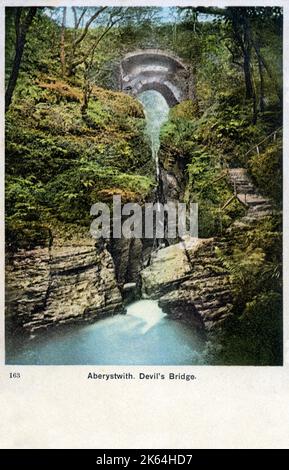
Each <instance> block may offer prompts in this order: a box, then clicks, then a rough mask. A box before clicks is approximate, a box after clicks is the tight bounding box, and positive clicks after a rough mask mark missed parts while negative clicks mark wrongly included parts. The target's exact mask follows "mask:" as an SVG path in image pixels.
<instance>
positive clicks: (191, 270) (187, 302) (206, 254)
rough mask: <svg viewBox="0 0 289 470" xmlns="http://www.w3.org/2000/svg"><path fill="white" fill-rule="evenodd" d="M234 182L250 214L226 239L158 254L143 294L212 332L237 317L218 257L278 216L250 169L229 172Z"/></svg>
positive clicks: (188, 244)
mask: <svg viewBox="0 0 289 470" xmlns="http://www.w3.org/2000/svg"><path fill="white" fill-rule="evenodd" d="M227 178H228V182H229V183H230V184H231V185H232V187H233V190H234V193H235V196H236V198H237V199H238V200H239V202H240V204H243V205H244V206H245V207H246V208H247V211H246V214H245V215H244V216H243V217H241V218H240V219H238V220H237V221H235V222H234V223H233V224H232V225H231V226H230V227H229V229H227V230H226V231H225V232H224V233H223V235H222V237H215V238H210V239H190V237H188V238H187V239H186V240H183V241H182V242H180V243H178V244H176V245H171V246H168V247H166V248H163V249H160V250H158V251H156V252H155V253H154V255H153V257H152V260H151V264H150V266H149V267H147V268H146V269H145V270H143V272H142V285H143V294H144V295H148V296H149V297H153V298H158V299H159V305H160V306H161V307H162V308H163V310H164V311H165V312H166V313H167V314H168V315H169V316H171V318H174V319H179V320H182V321H185V322H187V323H191V324H192V325H195V326H199V327H201V328H204V329H205V330H206V331H209V330H211V329H214V328H216V327H219V326H220V325H221V324H222V323H223V322H224V321H226V320H227V319H228V318H229V317H230V316H232V307H233V299H232V285H231V282H230V275H229V273H228V271H227V270H226V268H225V267H224V265H223V263H222V260H221V259H220V257H219V256H218V255H217V252H216V248H219V249H221V250H222V251H223V252H226V251H227V250H228V249H229V245H230V239H232V235H233V236H236V235H238V233H239V231H240V230H246V229H248V228H249V227H251V226H252V225H254V223H257V222H258V221H259V220H260V219H262V218H263V217H266V216H268V215H270V214H271V213H272V210H273V209H272V205H271V202H270V200H269V199H268V198H265V197H263V196H262V195H261V194H260V193H259V192H258V190H257V188H256V187H255V185H254V184H253V182H252V180H251V179H250V177H249V175H248V172H247V170H246V169H245V168H233V169H229V170H228V173H227Z"/></svg>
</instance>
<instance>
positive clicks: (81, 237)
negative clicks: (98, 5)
mask: <svg viewBox="0 0 289 470" xmlns="http://www.w3.org/2000/svg"><path fill="white" fill-rule="evenodd" d="M20 10H21V9H20ZM55 10H56V11H55V12H54V13H55V14H56V13H59V15H60V13H61V12H62V13H63V15H64V16H63V23H61V22H60V23H59V19H58V20H57V19H56V20H55V19H53V18H52V17H51V16H50V15H49V12H46V11H45V12H44V11H42V10H41V11H40V10H39V11H38V13H37V15H36V16H35V19H34V23H33V25H34V26H35V29H31V31H30V32H29V34H28V39H27V41H28V42H27V48H26V51H27V52H26V55H25V54H24V56H23V57H24V58H23V63H22V69H21V73H20V75H19V78H18V82H17V86H16V88H15V92H14V96H13V99H12V101H11V103H10V104H9V106H8V107H7V110H6V161H7V165H6V168H7V170H6V332H7V333H6V334H7V339H8V340H9V339H11V338H12V339H13V338H14V339H16V340H17V341H18V339H19V341H20V338H21V336H22V335H24V336H25V337H28V338H30V340H29V341H31V343H29V341H28V342H27V343H26V346H24V347H23V348H22V352H21V354H20V356H17V354H16V355H13V354H14V353H13V348H14V346H13V345H12V347H11V348H10V349H9V351H10V352H9V354H11V355H10V356H9V357H10V358H12V359H10V360H11V361H17V360H21V361H22V360H23V361H24V362H23V363H32V362H33V361H34V360H35V361H39V362H37V363H41V364H42V363H50V362H49V361H52V362H51V363H61V360H62V358H61V354H63V358H65V359H63V360H65V363H68V364H71V363H73V361H74V360H75V361H76V363H79V364H81V363H91V364H93V361H96V362H95V363H98V364H100V363H102V361H105V362H103V363H105V364H113V363H115V364H118V363H121V364H133V363H134V362H133V361H134V358H135V361H136V363H137V364H146V363H148V364H155V363H156V364H162V363H163V364H170V363H171V364H191V363H194V364H202V363H209V364H220V363H221V364H225V363H226V364H231V363H238V364H239V363H240V364H254V365H255V364H272V363H280V360H281V359H280V358H281V355H282V352H281V349H282V348H281V342H280V338H281V336H280V331H281V329H282V318H281V317H282V315H281V310H282V309H281V298H282V296H281V288H282V283H281V276H282V274H281V265H282V260H281V256H282V254H281V248H280V247H281V243H282V236H281V229H282V222H281V217H282V207H281V199H282V197H281V193H282V171H281V161H282V113H281V104H280V93H279V92H280V90H279V88H280V83H279V81H278V80H279V78H276V77H277V76H278V73H277V72H278V70H279V69H278V67H279V62H278V60H279V59H278V58H280V57H281V55H280V54H279V52H280V50H279V49H278V48H279V46H280V35H279V32H278V27H279V26H278V25H279V23H278V22H279V19H280V18H279V16H278V15H277V16H276V15H275V12H273V13H274V14H273V13H272V15H271V16H272V17H270V21H269V20H268V25H267V26H266V27H267V28H268V31H269V35H270V36H271V38H272V42H270V41H269V42H268V40H267V39H266V37H265V36H264V37H263V36H262V37H261V35H260V31H259V30H258V29H256V24H257V23H258V21H259V17H258V15H257V16H256V17H255V16H254V15H255V13H254V12H253V13H252V11H251V10H250V9H249V10H248V11H247V10H246V9H244V10H243V12H241V11H239V10H238V11H237V10H236V15H237V16H236V18H237V19H238V18H239V20H238V21H239V23H238V22H237V23H234V21H235V20H236V18H235V17H234V15H233V13H234V12H233V10H234V9H233V10H232V11H231V10H230V9H224V12H223V13H224V15H225V16H226V18H227V19H226V21H225V22H224V21H223V19H222V15H221V18H219V17H218V15H220V14H221V13H220V12H219V11H217V13H216V15H217V17H218V18H219V19H218V21H216V22H211V21H208V22H202V21H200V22H198V21H197V20H196V18H195V20H193V17H190V15H189V16H188V17H186V18H185V17H183V16H182V14H183V13H182V12H177V14H178V15H179V19H178V22H177V24H176V25H175V26H174V28H172V25H171V23H170V22H168V23H167V22H165V23H164V24H162V22H158V20H155V19H154V12H153V9H152V10H150V9H149V11H148V12H147V11H145V10H143V9H141V8H140V9H135V11H134V12H133V15H134V14H135V15H136V17H138V15H139V14H140V15H141V16H142V15H145V17H146V15H148V17H146V19H144V23H142V22H140V24H138V23H137V22H136V23H134V22H132V23H130V20H129V21H128V23H126V14H127V12H126V11H125V9H120V11H118V10H114V9H113V8H112V9H109V15H108V16H105V15H104V16H103V18H102V20H101V21H102V22H104V23H100V24H99V25H98V23H97V21H96V25H94V26H93V27H92V26H91V23H89V21H88V26H87V28H84V29H83V30H82V27H81V24H80V23H77V24H76V26H75V29H73V27H71V26H66V25H65V24H64V23H65V21H64V19H65V18H66V16H65V15H66V8H64V9H62V10H61V9H55ZM110 10H111V11H110ZM157 10H161V9H157ZM234 11H235V10H234ZM8 13H9V12H8ZM64 13H65V14H64ZM82 13H83V12H82ZM82 13H81V8H79V11H78V10H77V9H76V10H75V11H74V15H75V18H77V15H78V14H82ZM122 13H123V14H124V16H122ZM187 13H189V11H188V12H187ZM13 14H14V13H13V11H12V10H11V12H10V13H9V14H7V25H6V29H7V31H8V42H7V50H8V53H7V54H8V55H7V63H8V65H9V64H10V65H9V66H10V67H11V64H13V47H14V42H13V41H14V36H15V31H14V27H15V25H14V20H13ZM85 14H87V15H89V12H88V13H87V12H84V13H83V15H84V16H81V18H82V20H83V22H85ZM101 14H102V11H101V10H99V15H101ZM114 14H116V18H117V21H120V24H119V25H118V26H117V27H114V23H113V24H112V25H110V23H108V25H107V29H106V28H105V27H104V25H105V21H107V19H108V18H113V17H114ZM131 14H132V13H131V12H130V15H131ZM262 14H263V13H262ZM110 15H112V16H110ZM118 15H120V16H118ZM232 15H233V16H232ZM244 15H245V16H244ZM252 15H253V16H252ZM60 16H61V15H60ZM60 16H59V18H60ZM261 16H262V15H261ZM129 18H131V17H130V16H129ZM234 18H235V19H234ZM244 18H245V20H246V21H245V20H244ZM266 18H267V17H266ZM267 19H268V18H267ZM233 20H234V21H233ZM270 22H271V23H270ZM236 24H237V26H238V28H241V29H242V28H245V26H244V25H248V24H249V25H250V28H251V30H252V31H253V30H254V34H255V35H256V37H257V36H258V35H260V37H258V41H259V43H260V44H262V50H261V52H260V51H259V49H258V47H257V46H258V45H257V46H256V44H255V42H254V41H255V39H256V37H255V36H254V34H252V35H251V39H250V41H251V43H250V54H253V56H254V60H255V62H254V61H252V64H251V68H249V72H248V69H246V68H245V69H244V70H243V69H242V67H241V66H240V64H242V54H243V52H242V51H243V49H242V47H241V46H240V44H239V43H238V37H239V36H236V35H235V33H236V31H235V30H234V28H236V27H237V26H236ZM145 25H146V26H145ZM148 25H150V28H152V29H151V30H150V28H149V27H147V26H148ZM224 27H226V28H227V29H228V31H229V37H230V39H228V41H229V42H228V43H227V42H226V43H224V42H223V39H222V31H223V29H222V28H224ZM171 28H172V29H171ZM150 31H153V34H151V32H150ZM171 31H173V33H172V34H171ZM42 32H43V34H42ZM200 32H202V34H201V33H200ZM97 34H99V39H100V42H99V43H98V42H97V41H96V36H97ZM230 35H231V36H230ZM73 37H74V40H73ZM240 37H242V36H240ZM51 38H54V39H53V41H54V42H53V41H52V43H51V46H49V47H48V46H47V44H50V42H51ZM77 38H78V39H77ZM78 40H79V42H78ZM259 43H258V44H259ZM228 45H229V48H227V46H228ZM273 45H274V47H275V48H276V50H277V52H278V53H276V55H274V54H275V49H274V47H273ZM58 47H60V51H58ZM41 51H42V52H41ZM232 51H233V53H234V54H233V59H235V55H237V56H238V64H239V66H238V67H239V68H238V67H237V65H236V64H237V62H236V61H235V60H232V57H231V55H232ZM59 52H60V54H59ZM273 52H274V54H273ZM260 54H261V55H260ZM262 54H264V55H266V56H267V58H268V60H273V59H272V57H273V56H274V61H275V62H276V64H275V66H276V77H275V76H274V74H273V73H271V71H270V69H269V67H267V62H266V60H265V59H264V60H263V59H262V57H263V56H262ZM83 58H84V60H83ZM76 59H77V60H76ZM275 62H274V63H275ZM257 64H259V67H257ZM264 64H266V66H265V65H264ZM240 67H241V68H240ZM7 70H8V71H9V70H10V69H9V67H8V69H7ZM248 73H251V74H252V76H251V77H249V78H250V80H251V83H252V87H251V88H250V87H249V85H248V84H250V83H249V82H250V80H249V78H248V76H247V75H246V74H248ZM244 77H245V78H246V80H244ZM248 80H249V81H248ZM258 99H259V101H258ZM114 196H120V197H121V201H122V203H123V204H125V203H130V202H133V203H137V204H139V206H140V207H141V211H142V214H143V220H145V205H146V204H151V205H154V207H155V210H156V214H155V216H156V219H157V213H158V211H159V210H160V209H159V207H160V205H162V204H168V203H178V202H182V203H184V204H186V205H189V204H191V203H197V204H198V210H199V216H198V224H199V233H198V234H197V235H196V236H195V235H193V234H192V233H191V234H190V235H189V234H187V235H184V234H181V233H178V234H177V235H176V236H175V237H174V238H171V237H170V236H169V231H168V219H166V218H165V219H164V221H163V222H162V228H163V230H164V232H163V234H162V235H160V236H156V235H154V236H153V237H152V238H149V237H146V236H145V234H144V231H143V233H142V234H143V236H142V238H138V237H133V238H126V237H125V236H124V235H122V236H119V237H118V238H117V237H113V236H110V237H109V236H105V237H102V238H100V239H97V240H96V239H94V238H93V237H92V236H91V234H90V233H89V227H90V224H91V222H92V211H91V208H92V207H93V205H94V204H96V203H100V204H106V206H107V207H108V208H109V209H110V210H111V208H112V205H113V202H112V201H113V197H114ZM94 215H97V214H94ZM113 217H114V216H113ZM128 217H129V216H128V214H127V213H126V215H122V217H121V219H120V222H125V221H127V219H128ZM156 219H155V220H154V221H153V222H151V225H152V226H153V227H152V228H153V229H156V225H157V221H156ZM187 222H188V219H187V220H186V223H185V225H187ZM111 223H113V220H112V221H111ZM121 225H122V224H121ZM111 228H112V227H111ZM111 235H112V234H111ZM55 327H57V328H55ZM257 332H258V333H257ZM8 342H9V341H8ZM20 342H21V341H20ZM166 342H167V343H166ZM37 344H39V354H40V355H39V357H38V349H37V347H38V346H37ZM74 344H75V348H74ZM168 349H169V351H168ZM58 350H59V351H61V354H59V357H58V356H57V351H58ZM209 350H210V351H209ZM11 351H12V352H11ZM15 351H17V346H16V348H15ZM55 351H56V352H55ZM220 351H221V354H219V353H220ZM78 352H79V356H78ZM56 356H57V357H56ZM19 358H20V359H19ZM83 361H84V362H83ZM85 361H87V362H85ZM12 363H13V362H12ZM15 363H16V362H15Z"/></svg>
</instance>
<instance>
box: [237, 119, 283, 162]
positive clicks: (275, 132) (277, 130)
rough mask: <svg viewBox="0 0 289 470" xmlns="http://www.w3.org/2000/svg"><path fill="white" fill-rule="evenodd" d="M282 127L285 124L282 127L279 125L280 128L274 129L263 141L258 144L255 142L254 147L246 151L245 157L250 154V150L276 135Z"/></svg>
mask: <svg viewBox="0 0 289 470" xmlns="http://www.w3.org/2000/svg"><path fill="white" fill-rule="evenodd" d="M281 129H283V126H281V127H278V129H276V130H275V131H273V132H272V133H271V134H269V135H267V136H266V137H265V139H263V140H261V142H259V143H258V144H255V145H254V146H253V147H251V148H250V150H248V152H246V153H245V154H244V155H243V156H244V157H245V156H246V155H248V154H249V153H250V152H252V150H254V149H256V148H257V149H258V147H259V145H261V144H263V143H264V142H266V141H267V140H268V139H269V138H270V137H271V136H272V135H276V134H277V132H279V131H280V130H281Z"/></svg>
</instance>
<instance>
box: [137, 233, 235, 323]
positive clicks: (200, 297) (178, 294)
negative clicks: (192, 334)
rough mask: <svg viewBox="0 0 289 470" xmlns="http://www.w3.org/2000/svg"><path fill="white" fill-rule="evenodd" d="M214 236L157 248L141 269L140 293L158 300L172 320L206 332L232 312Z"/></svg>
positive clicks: (188, 239) (227, 284)
mask: <svg viewBox="0 0 289 470" xmlns="http://www.w3.org/2000/svg"><path fill="white" fill-rule="evenodd" d="M215 243H216V242H215V241H214V240H213V239H194V238H190V237H188V238H187V239H186V240H185V241H182V242H181V243H178V244H176V245H171V246H169V247H167V248H163V249H161V250H159V251H158V252H157V253H156V254H155V255H154V257H153V259H152V263H151V265H150V266H149V267H148V268H146V269H145V270H144V271H143V272H142V281H143V293H144V295H148V296H150V297H153V298H158V299H159V305H160V307H162V308H163V310H164V311H165V312H166V313H167V314H168V315H170V316H171V317H172V318H174V319H178V320H182V321H185V322H186V323H190V324H192V326H197V327H200V328H204V329H206V330H207V331H208V330H211V329H212V328H214V327H216V326H217V325H220V323H221V322H223V321H224V320H225V319H226V318H228V317H229V316H230V315H231V308H232V304H231V290H230V282H229V276H228V274H227V273H226V272H225V270H224V269H223V268H222V266H220V262H219V260H218V259H217V257H216V256H215V253H214V247H215V246H216V245H215Z"/></svg>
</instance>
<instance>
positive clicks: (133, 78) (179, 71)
mask: <svg viewBox="0 0 289 470" xmlns="http://www.w3.org/2000/svg"><path fill="white" fill-rule="evenodd" d="M120 76H121V89H122V90H123V91H124V92H126V93H129V94H131V95H133V96H138V95H139V94H140V93H142V92H144V91H147V90H155V91H158V92H159V93H161V94H162V95H163V97H164V98H165V100H166V101H167V103H168V105H169V106H170V107H172V106H175V105H176V104H177V103H180V102H181V101H183V100H185V99H187V98H188V80H187V79H188V71H187V68H186V66H185V65H184V63H183V62H182V61H181V60H180V59H179V58H178V57H175V56H173V55H171V54H170V53H167V52H165V51H161V50H158V49H144V50H141V51H136V52H132V53H129V54H126V56H125V57H124V58H123V59H122V61H121V66H120Z"/></svg>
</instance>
